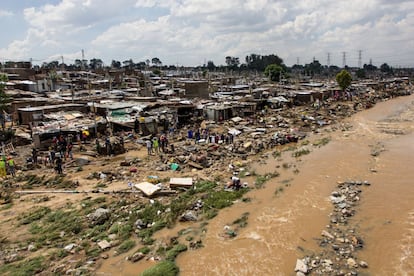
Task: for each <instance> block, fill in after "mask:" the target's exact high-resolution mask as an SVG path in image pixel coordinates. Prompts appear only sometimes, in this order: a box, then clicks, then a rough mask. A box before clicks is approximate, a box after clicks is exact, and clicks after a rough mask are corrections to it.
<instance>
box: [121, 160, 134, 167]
mask: <svg viewBox="0 0 414 276" xmlns="http://www.w3.org/2000/svg"><path fill="white" fill-rule="evenodd" d="M119 166H121V167H128V166H131V162H130V161H121V163H119Z"/></svg>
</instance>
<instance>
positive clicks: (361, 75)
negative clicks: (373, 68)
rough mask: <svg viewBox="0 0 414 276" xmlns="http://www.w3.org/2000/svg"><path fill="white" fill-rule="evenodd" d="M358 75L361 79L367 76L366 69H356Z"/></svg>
mask: <svg viewBox="0 0 414 276" xmlns="http://www.w3.org/2000/svg"><path fill="white" fill-rule="evenodd" d="M356 76H357V77H358V78H359V79H365V77H366V74H365V70H364V69H362V68H361V69H358V71H356Z"/></svg>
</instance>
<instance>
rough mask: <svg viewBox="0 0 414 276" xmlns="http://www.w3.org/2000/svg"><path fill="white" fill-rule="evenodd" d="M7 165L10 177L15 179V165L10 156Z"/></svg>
mask: <svg viewBox="0 0 414 276" xmlns="http://www.w3.org/2000/svg"><path fill="white" fill-rule="evenodd" d="M7 165H8V167H9V172H10V174H11V176H12V177H15V176H16V168H15V164H14V159H13V158H12V157H11V156H9V157H8V158H7Z"/></svg>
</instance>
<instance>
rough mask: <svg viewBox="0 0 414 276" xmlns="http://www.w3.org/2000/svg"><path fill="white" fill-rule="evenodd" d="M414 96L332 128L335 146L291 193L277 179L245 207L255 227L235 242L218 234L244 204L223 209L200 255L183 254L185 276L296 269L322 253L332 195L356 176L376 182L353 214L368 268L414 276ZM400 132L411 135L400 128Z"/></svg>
mask: <svg viewBox="0 0 414 276" xmlns="http://www.w3.org/2000/svg"><path fill="white" fill-rule="evenodd" d="M413 100H414V97H413V96H409V97H402V98H398V99H393V100H391V101H387V102H382V103H379V104H377V105H376V106H375V107H374V108H372V109H369V110H366V111H362V112H360V113H358V114H356V115H354V116H353V117H351V118H349V119H347V122H348V123H350V124H352V125H353V128H352V129H350V130H348V131H339V132H337V133H332V136H331V137H332V139H331V142H330V143H329V144H327V145H326V146H324V147H322V148H320V149H319V150H317V151H314V152H312V154H310V155H307V156H305V157H303V160H302V162H301V164H300V165H298V166H299V170H300V172H299V173H298V174H297V175H295V176H293V179H292V180H291V181H290V186H289V187H288V188H285V191H284V192H283V196H280V197H278V196H274V194H273V191H274V189H275V187H276V186H277V183H278V182H277V181H272V182H269V183H267V185H266V187H265V188H264V190H262V191H259V193H261V194H260V195H259V196H253V198H256V200H255V202H252V203H250V204H251V205H250V206H249V207H245V208H243V209H247V210H251V214H250V219H249V222H248V226H247V227H246V228H245V229H244V230H243V232H242V233H241V235H240V236H239V237H238V238H236V239H235V240H232V241H230V242H229V241H222V240H221V239H220V238H219V237H218V233H220V231H221V228H222V226H223V224H225V222H226V221H229V220H231V216H232V213H234V212H236V209H238V208H239V206H237V207H236V206H234V207H232V208H231V209H233V210H231V209H228V210H225V211H223V213H222V214H220V215H219V216H218V218H217V219H215V222H214V223H212V224H211V225H210V228H209V230H210V231H209V232H208V236H207V238H206V242H205V248H203V249H201V250H199V251H198V252H197V254H196V256H194V255H192V254H191V253H190V252H189V253H184V254H183V255H181V256H179V258H178V264H179V266H180V268H181V272H182V275H195V273H198V275H200V274H201V275H222V274H237V275H251V274H261V275H292V274H294V272H293V269H294V267H295V263H296V259H298V258H302V257H303V256H304V253H303V251H302V249H306V250H313V251H315V252H317V250H318V245H317V242H316V241H315V239H319V238H321V232H322V231H323V230H325V229H326V228H325V226H326V225H327V224H329V214H330V213H331V212H332V208H331V207H330V202H329V196H330V194H331V192H332V191H334V188H335V186H336V183H337V182H338V181H347V180H350V179H362V180H367V181H369V182H370V183H372V186H371V187H370V188H369V189H368V190H366V191H365V192H364V194H363V195H362V196H361V202H360V205H359V206H358V207H357V212H356V214H355V216H354V217H353V218H352V221H353V223H354V224H356V225H357V226H358V227H359V228H360V230H361V234H362V236H363V239H364V241H365V247H364V249H363V250H362V251H361V252H360V253H359V254H360V256H361V258H362V259H364V260H366V261H367V263H368V265H369V268H368V269H367V270H366V272H367V273H370V274H372V275H410V274H411V273H413V266H412V263H413V255H412V253H411V252H412V231H413V228H412V220H413V209H412V202H413V199H414V197H413V195H414V193H413V192H414V186H413V185H411V182H410V179H412V177H414V172H413V171H412V170H411V169H410V165H409V164H410V163H411V162H412V158H413V156H414V151H413V150H414V148H413V145H412V142H411V141H412V138H413V134H412V130H413V127H414V124H413V119H414V117H413V111H414V110H413ZM398 129H400V130H403V132H401V131H392V130H398ZM378 148H380V149H381V150H380V151H378ZM376 152H378V153H376ZM274 165H275V164H274V163H271V165H268V167H272V166H274ZM281 177H282V179H284V176H283V174H282V175H281ZM286 177H287V179H290V177H291V176H290V175H286ZM243 211H244V210H243ZM213 264H214V265H213ZM200 271H201V273H200Z"/></svg>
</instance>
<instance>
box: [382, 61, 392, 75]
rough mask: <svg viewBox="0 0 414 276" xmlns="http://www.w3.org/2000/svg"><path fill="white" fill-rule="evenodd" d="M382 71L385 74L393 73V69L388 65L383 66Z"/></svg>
mask: <svg viewBox="0 0 414 276" xmlns="http://www.w3.org/2000/svg"><path fill="white" fill-rule="evenodd" d="M380 70H381V72H384V73H392V68H391V67H390V66H389V65H388V64H387V63H384V64H382V65H381V66H380Z"/></svg>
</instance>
